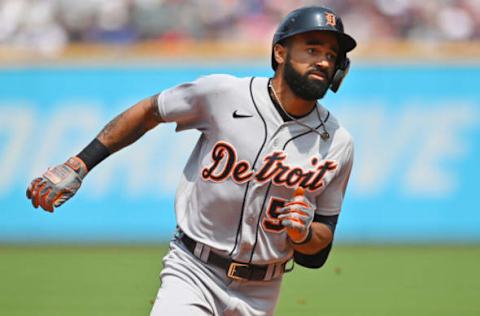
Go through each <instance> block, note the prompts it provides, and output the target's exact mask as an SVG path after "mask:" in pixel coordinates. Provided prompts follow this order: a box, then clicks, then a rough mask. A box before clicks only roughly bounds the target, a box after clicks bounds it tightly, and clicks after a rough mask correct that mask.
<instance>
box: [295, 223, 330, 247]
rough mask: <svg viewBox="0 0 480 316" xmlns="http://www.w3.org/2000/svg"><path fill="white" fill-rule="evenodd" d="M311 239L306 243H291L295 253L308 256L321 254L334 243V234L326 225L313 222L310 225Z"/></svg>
mask: <svg viewBox="0 0 480 316" xmlns="http://www.w3.org/2000/svg"><path fill="white" fill-rule="evenodd" d="M308 233H309V234H311V237H310V239H309V240H308V241H307V242H306V243H302V244H295V243H294V242H290V243H291V244H292V247H293V249H294V250H295V251H297V252H300V253H303V254H306V255H313V254H316V253H319V252H320V251H322V250H323V249H325V248H327V246H328V245H329V244H330V243H331V242H332V241H333V232H332V230H331V228H330V227H328V226H327V225H326V224H324V223H320V222H313V223H312V224H311V225H310V232H308Z"/></svg>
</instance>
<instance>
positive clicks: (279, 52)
mask: <svg viewBox="0 0 480 316" xmlns="http://www.w3.org/2000/svg"><path fill="white" fill-rule="evenodd" d="M286 57H287V47H285V46H283V45H282V44H275V46H273V58H275V61H276V62H277V64H278V65H282V64H284V63H285V59H286Z"/></svg>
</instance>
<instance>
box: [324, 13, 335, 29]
mask: <svg viewBox="0 0 480 316" xmlns="http://www.w3.org/2000/svg"><path fill="white" fill-rule="evenodd" d="M325 20H326V23H325V24H327V25H331V26H336V25H337V17H336V16H335V14H333V13H331V12H325Z"/></svg>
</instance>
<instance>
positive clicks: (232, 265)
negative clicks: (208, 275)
mask: <svg viewBox="0 0 480 316" xmlns="http://www.w3.org/2000/svg"><path fill="white" fill-rule="evenodd" d="M238 267H248V264H246V263H238V262H233V261H232V262H230V265H229V266H228V271H227V276H228V277H229V278H230V279H233V280H247V278H243V277H240V276H237V275H235V272H236V271H237V268H238Z"/></svg>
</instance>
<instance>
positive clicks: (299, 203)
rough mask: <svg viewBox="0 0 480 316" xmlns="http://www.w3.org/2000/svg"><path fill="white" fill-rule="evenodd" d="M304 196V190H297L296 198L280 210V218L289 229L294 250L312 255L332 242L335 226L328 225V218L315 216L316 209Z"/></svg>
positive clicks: (289, 237)
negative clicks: (326, 219)
mask: <svg viewBox="0 0 480 316" xmlns="http://www.w3.org/2000/svg"><path fill="white" fill-rule="evenodd" d="M304 194H305V191H304V189H303V188H301V187H299V188H297V190H296V191H295V195H294V198H293V199H292V200H291V201H290V202H288V203H286V204H285V206H284V207H283V208H282V209H280V210H279V214H280V215H279V217H278V218H279V219H280V221H281V222H282V225H283V226H285V228H286V229H287V236H288V240H289V241H290V244H291V245H292V247H293V249H294V250H295V251H297V252H301V253H303V254H307V255H311V254H316V253H318V252H320V251H321V250H322V249H324V248H326V247H327V246H328V245H329V244H330V243H331V242H332V240H333V232H334V229H335V226H333V227H332V226H331V225H328V224H330V222H328V221H325V218H328V217H326V216H321V215H316V214H315V207H314V206H313V205H312V204H311V203H310V202H309V201H308V199H307V198H306V197H305V195H304ZM322 221H323V222H322ZM335 224H336V220H335Z"/></svg>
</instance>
